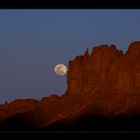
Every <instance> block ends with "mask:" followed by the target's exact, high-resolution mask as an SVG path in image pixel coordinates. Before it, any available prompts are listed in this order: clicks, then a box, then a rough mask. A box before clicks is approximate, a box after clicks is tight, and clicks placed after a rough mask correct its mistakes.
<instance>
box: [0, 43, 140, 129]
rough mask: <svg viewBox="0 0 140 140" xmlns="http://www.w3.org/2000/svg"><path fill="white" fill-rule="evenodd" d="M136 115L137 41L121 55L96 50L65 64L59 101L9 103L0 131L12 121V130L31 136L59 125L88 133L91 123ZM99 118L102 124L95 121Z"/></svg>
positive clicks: (139, 101)
mask: <svg viewBox="0 0 140 140" xmlns="http://www.w3.org/2000/svg"><path fill="white" fill-rule="evenodd" d="M137 115H140V41H136V42H134V43H132V44H130V46H129V47H128V50H127V52H126V53H125V54H124V53H123V52H122V51H121V50H118V49H116V47H115V45H111V46H108V45H101V46H97V47H94V48H93V50H92V52H91V53H89V52H88V49H87V50H86V51H85V53H84V54H83V55H80V56H76V57H75V58H74V59H73V60H70V61H69V68H68V77H67V90H66V92H65V94H64V95H63V96H61V97H59V96H56V95H52V96H50V97H44V98H42V99H41V100H40V101H36V100H32V99H30V100H29V99H27V100H15V101H13V102H11V103H7V104H4V105H1V106H0V122H1V125H0V126H1V127H0V129H1V130H3V128H5V129H11V128H13V127H12V126H13V121H14V122H15V124H17V125H16V126H17V127H16V126H15V127H14V128H15V129H17V128H18V124H20V125H19V127H20V126H22V124H24V125H23V127H22V128H24V129H33V130H42V129H44V128H45V130H49V129H50V130H51V128H54V127H56V128H57V126H60V127H61V126H63V125H64V124H65V126H66V127H67V128H69V127H68V126H69V125H70V122H71V124H73V123H74V124H76V125H72V128H73V127H76V128H79V126H80V125H82V126H85V125H86V126H88V128H91V126H90V123H91V122H93V126H94V124H95V121H96V125H95V126H97V125H98V124H99V123H98V122H101V120H102V121H103V120H104V121H107V120H106V119H105V118H107V119H108V120H109V122H111V123H112V119H118V118H120V116H121V117H122V116H123V118H128V117H130V118H131V117H133V118H136V117H135V116H137ZM87 116H88V117H87ZM89 116H90V117H89ZM95 116H98V117H95ZM99 116H102V117H105V118H104V119H97V118H100V117H99ZM102 117H101V118H102ZM77 118H78V119H77ZM83 118H84V119H83ZM85 118H89V119H85ZM88 120H91V121H88ZM97 120H98V121H97ZM130 120H131V119H130ZM137 120H139V117H138V119H137ZM16 121H17V122H16ZM83 121H84V122H83ZM76 122H77V123H76ZM107 122H108V121H107ZM115 122H117V121H115ZM128 122H129V121H128ZM9 124H10V126H11V127H9ZM58 124H59V125H58ZM60 124H61V125H60ZM83 124H84V125H83ZM100 124H101V123H100ZM103 124H104V123H103ZM116 124H117V123H116ZM116 124H115V125H114V128H115V126H116ZM5 126H7V127H5ZM51 126H52V127H51ZM60 127H59V128H60ZM66 127H65V128H66ZM83 128H85V127H83ZM100 128H105V127H102V126H101V127H100ZM94 129H96V128H95V127H94V128H93V130H94ZM139 129H140V128H139Z"/></svg>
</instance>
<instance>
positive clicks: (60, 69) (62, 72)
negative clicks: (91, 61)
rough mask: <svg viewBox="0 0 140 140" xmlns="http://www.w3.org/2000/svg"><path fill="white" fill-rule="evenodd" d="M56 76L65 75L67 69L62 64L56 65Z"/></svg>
mask: <svg viewBox="0 0 140 140" xmlns="http://www.w3.org/2000/svg"><path fill="white" fill-rule="evenodd" d="M54 72H55V73H56V74H57V75H60V76H63V75H65V74H66V73H67V67H66V66H65V65H64V64H57V65H56V66H55V68H54Z"/></svg>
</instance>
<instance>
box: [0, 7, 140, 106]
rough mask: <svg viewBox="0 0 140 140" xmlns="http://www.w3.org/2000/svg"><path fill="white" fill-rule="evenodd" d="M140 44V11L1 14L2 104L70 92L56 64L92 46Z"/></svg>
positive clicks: (5, 11) (47, 11) (29, 11)
mask: <svg viewBox="0 0 140 140" xmlns="http://www.w3.org/2000/svg"><path fill="white" fill-rule="evenodd" d="M136 40H140V10H100V9H98V10H95V9H94V10H59V9H58V10H0V103H4V102H5V101H12V100H15V99H19V98H20V99H25V98H34V99H38V100H40V99H41V98H42V97H44V96H48V95H50V94H59V95H62V94H64V92H65V90H66V86H67V85H66V81H67V79H66V78H67V75H65V76H57V75H56V74H55V73H54V66H55V65H56V64H58V63H63V64H65V65H67V66H68V61H69V60H70V59H73V58H74V57H75V56H76V55H81V54H83V53H84V51H85V49H86V48H89V50H90V51H91V49H92V47H94V46H98V45H101V44H108V45H111V44H115V45H116V46H117V48H118V49H121V50H123V51H126V50H127V47H128V45H129V44H130V43H131V42H133V41H136Z"/></svg>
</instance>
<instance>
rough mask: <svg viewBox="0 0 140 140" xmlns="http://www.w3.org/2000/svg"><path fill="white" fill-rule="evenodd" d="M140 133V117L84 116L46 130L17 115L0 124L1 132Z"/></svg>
mask: <svg viewBox="0 0 140 140" xmlns="http://www.w3.org/2000/svg"><path fill="white" fill-rule="evenodd" d="M5 130H6V131H140V116H133V117H131V116H130V117H127V118H126V117H119V118H114V119H109V118H107V117H104V116H92V115H88V114H87V115H84V116H81V117H77V118H74V119H64V120H60V121H57V122H55V123H53V124H51V125H49V126H48V127H45V128H36V127H35V126H32V125H31V124H30V122H26V120H24V119H23V117H22V115H21V114H19V115H16V116H13V117H11V118H8V119H6V120H5V121H3V122H2V123H0V131H5Z"/></svg>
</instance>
